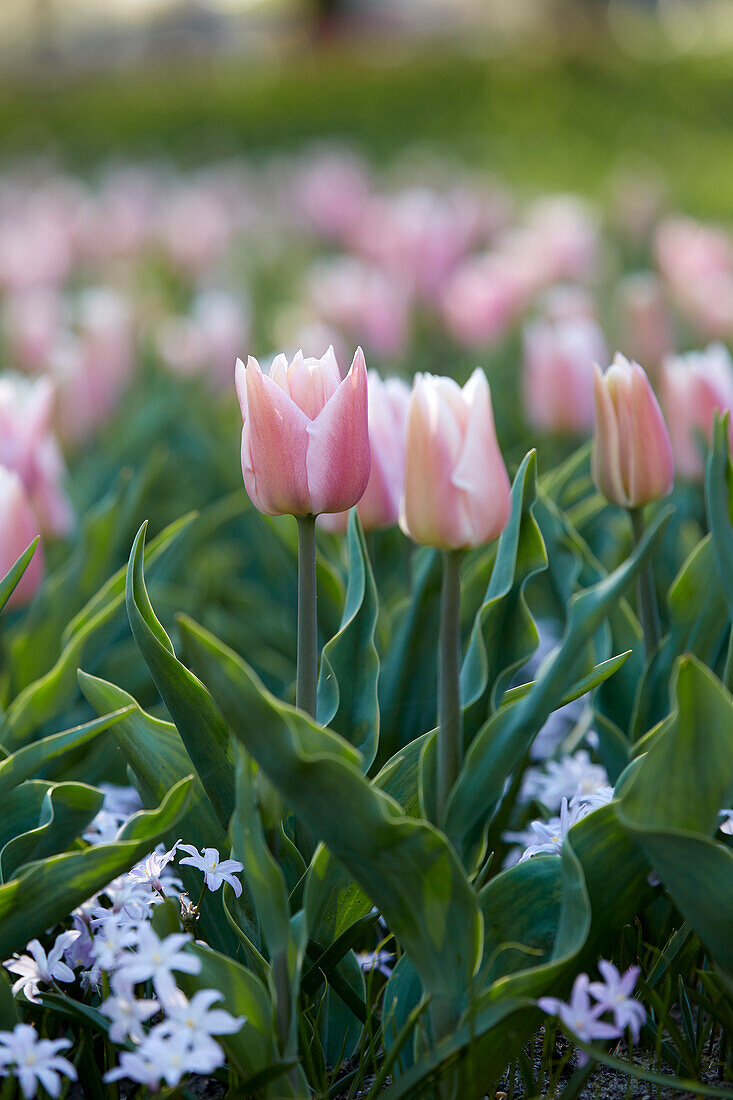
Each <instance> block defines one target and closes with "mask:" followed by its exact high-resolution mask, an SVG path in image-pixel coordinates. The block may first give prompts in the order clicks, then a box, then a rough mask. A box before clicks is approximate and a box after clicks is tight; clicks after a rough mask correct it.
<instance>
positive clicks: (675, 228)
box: [654, 218, 733, 339]
mask: <svg viewBox="0 0 733 1100" xmlns="http://www.w3.org/2000/svg"><path fill="white" fill-rule="evenodd" d="M654 246H655V253H656V259H657V263H658V264H659V269H660V271H661V273H662V275H663V276H664V279H665V281H666V283H667V285H668V287H669V289H670V292H671V294H672V296H673V298H674V300H675V302H676V303H677V305H678V306H679V307H680V309H682V310H683V311H684V312H685V314H686V315H687V316H688V317H689V318H690V319H691V320H692V321H693V322H694V323H695V324H696V325H697V326H698V328H699V329H700V331H701V332H702V333H703V335H704V336H707V337H713V338H718V339H719V338H728V337H730V336H731V335H733V240H732V239H731V238H730V237H729V236H728V234H727V233H726V232H725V231H724V230H723V229H720V228H717V227H715V226H707V225H702V224H701V223H699V222H696V221H693V219H691V218H670V219H669V220H667V221H665V222H663V223H662V224H661V225H660V227H659V229H658V230H657V234H656V238H655V242H654Z"/></svg>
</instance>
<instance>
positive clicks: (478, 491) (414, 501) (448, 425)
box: [400, 370, 511, 550]
mask: <svg viewBox="0 0 733 1100" xmlns="http://www.w3.org/2000/svg"><path fill="white" fill-rule="evenodd" d="M509 493H510V486H509V477H508V474H507V472H506V467H505V465H504V460H503V458H502V456H501V451H500V450H499V444H498V443H497V439H496V431H495V428H494V414H493V412H492V408H491V392H490V390H489V383H488V382H487V380H486V375H485V374H484V373H483V371H481V370H476V371H474V373H473V374H472V375H471V377H470V378H469V380H468V382H467V383H466V385H465V386H464V387H463V389H461V388H460V386H458V385H457V383H456V382H454V381H453V379H452V378H439V377H436V376H435V375H431V374H418V375H417V376H416V377H415V382H414V386H413V390H412V396H411V397H410V408H409V412H408V418H407V450H406V459H405V492H404V497H403V502H402V511H401V517H400V525H401V527H402V529H403V531H404V532H405V534H407V535H409V536H410V537H411V538H413V539H414V540H415V542H420V543H424V544H426V545H428V546H437V547H439V548H441V549H445V550H452V549H454V550H457V549H460V548H463V547H469V546H479V545H481V544H482V543H484V542H489V541H490V540H491V539H494V538H496V536H497V535H499V534H500V533H501V531H502V530H503V529H504V527H505V526H506V524H507V521H508V519H509V514H510V511H511V501H510V496H509Z"/></svg>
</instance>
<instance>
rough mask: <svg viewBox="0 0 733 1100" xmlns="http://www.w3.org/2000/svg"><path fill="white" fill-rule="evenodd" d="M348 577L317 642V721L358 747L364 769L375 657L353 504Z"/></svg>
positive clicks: (373, 748) (372, 733)
mask: <svg viewBox="0 0 733 1100" xmlns="http://www.w3.org/2000/svg"><path fill="white" fill-rule="evenodd" d="M348 543H349V580H348V585H347V588H346V606H345V607H344V614H343V618H342V620H341V626H340V628H339V631H338V633H337V634H336V635H335V636H334V637H333V638H331V640H330V641H329V642H327V643H326V645H325V646H324V647H323V653H322V654H321V669H320V674H319V678H318V721H319V722H320V723H321V725H322V726H329V727H330V728H331V729H334V730H335V731H336V732H337V733H340V734H341V736H342V737H345V738H346V740H347V741H350V742H351V743H352V745H355V746H356V748H357V749H359V751H360V753H361V754H362V757H363V759H364V765H363V766H364V770H365V771H368V770H369V768H370V767H371V765H372V763H373V761H374V757H375V756H376V754H377V744H378V740H379V704H378V700H377V681H378V680H379V657H378V656H377V649H376V646H375V644H374V632H375V630H376V626H377V615H378V611H379V606H378V601H377V590H376V586H375V584H374V576H373V574H372V567H371V564H370V562H369V555H368V553H367V548H366V541H365V539H364V532H363V531H362V528H361V524H360V522H359V517H358V515H357V513H356V509H355V508H352V510H351V512H350V514H349V528H348Z"/></svg>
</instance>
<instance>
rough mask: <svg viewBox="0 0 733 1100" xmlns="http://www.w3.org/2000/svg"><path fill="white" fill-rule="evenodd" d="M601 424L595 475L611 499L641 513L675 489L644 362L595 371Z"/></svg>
mask: <svg viewBox="0 0 733 1100" xmlns="http://www.w3.org/2000/svg"><path fill="white" fill-rule="evenodd" d="M593 371H594V392H595V401H596V424H595V433H594V437H593V458H592V472H593V480H594V482H595V484H596V486H597V488H598V489H599V490H600V491H601V492H602V493H603V495H604V496H605V497H606V499H607V500H609V501H611V502H612V503H613V504H618V505H621V506H622V507H624V508H638V507H640V506H641V505H643V504H648V503H649V502H650V501H652V500H659V499H660V497H664V496H666V495H667V493H669V492H670V491H671V489H672V482H673V480H674V461H673V458H672V445H671V443H670V441H669V435H668V433H667V425H666V424H665V422H664V417H663V416H662V410H661V409H660V408H659V405H658V403H657V399H656V397H655V396H654V392H653V390H652V388H651V386H650V384H649V379H648V378H647V376H646V374H645V373H644V371H643V370H642V368H641V367H640V366H639V364H638V363H630V362H629V361H628V359H626V358H624V356H623V355H617V356H616V358H615V359H614V361H613V364H612V365H611V366H610V367H609V368H608V370H607V371H606V373H605V374H603V373H602V371H601V369H600V367H598V366H594V368H593Z"/></svg>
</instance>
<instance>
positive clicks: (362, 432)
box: [236, 348, 370, 516]
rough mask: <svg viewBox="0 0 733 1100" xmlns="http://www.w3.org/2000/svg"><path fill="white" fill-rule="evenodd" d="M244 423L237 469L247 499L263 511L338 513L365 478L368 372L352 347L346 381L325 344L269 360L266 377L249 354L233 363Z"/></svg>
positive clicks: (358, 494) (361, 488) (353, 500)
mask: <svg viewBox="0 0 733 1100" xmlns="http://www.w3.org/2000/svg"><path fill="white" fill-rule="evenodd" d="M236 385H237V395H238V397H239V404H240V406H241V410H242V419H243V421H244V426H243V429H242V473H243V475H244V484H245V487H246V489H247V492H248V493H249V495H250V498H251V500H252V503H253V504H254V505H255V507H256V508H259V510H260V511H261V512H265V513H266V514H267V515H287V514H290V515H295V516H304V515H319V514H320V513H321V512H342V511H344V510H346V509H348V508H351V507H352V506H353V505H354V504H356V503H357V501H358V500H359V499H360V498H361V496H362V494H363V493H364V490H365V489H366V486H367V482H368V480H369V468H370V452H369V432H368V423H367V401H368V397H367V372H366V363H365V362H364V354H363V352H362V350H361V348H357V351H356V354H355V356H354V361H353V363H352V364H351V369H350V371H349V373H348V374H347V376H346V378H344V380H343V381H341V376H340V373H339V368H338V363H337V362H336V357H335V355H334V353H333V348H329V349H328V351H327V352H326V354H325V355H324V356H323V357H322V358H320V359H305V358H304V357H303V353H302V352H298V354H297V355H296V356H295V358H294V359H293V361H292V363H290V364H289V365H288V361H287V358H286V356H284V355H278V356H276V357H275V359H274V360H273V363H272V366H271V367H270V373H269V375H266V374H263V373H262V370H261V369H260V365H259V363H258V362H257V360H256V359H253V358H252V356H250V357H249V360H248V362H247V366H246V367H245V365H244V363H243V362H242V360H241V359H238V360H237V369H236Z"/></svg>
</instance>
